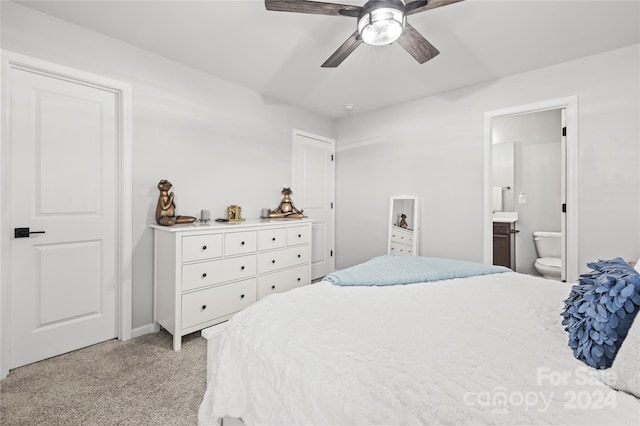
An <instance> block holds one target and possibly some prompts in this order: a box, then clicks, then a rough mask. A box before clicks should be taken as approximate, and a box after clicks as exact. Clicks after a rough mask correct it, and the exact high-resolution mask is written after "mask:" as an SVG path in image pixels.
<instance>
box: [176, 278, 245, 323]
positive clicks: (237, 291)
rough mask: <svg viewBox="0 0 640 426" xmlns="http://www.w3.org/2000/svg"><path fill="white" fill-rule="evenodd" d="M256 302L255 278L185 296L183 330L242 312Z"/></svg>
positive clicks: (183, 302)
mask: <svg viewBox="0 0 640 426" xmlns="http://www.w3.org/2000/svg"><path fill="white" fill-rule="evenodd" d="M255 301H256V279H255V278H252V279H249V280H245V281H239V282H235V283H231V284H225V285H221V286H218V287H212V288H208V289H205V290H200V291H196V292H193V293H187V294H183V295H182V328H188V327H192V326H194V325H198V324H201V323H204V322H207V321H211V320H214V319H216V318H220V317H222V316H225V315H229V314H232V313H234V312H238V311H241V310H242V309H244V308H246V307H247V306H249V305H251V304H252V303H254V302H255Z"/></svg>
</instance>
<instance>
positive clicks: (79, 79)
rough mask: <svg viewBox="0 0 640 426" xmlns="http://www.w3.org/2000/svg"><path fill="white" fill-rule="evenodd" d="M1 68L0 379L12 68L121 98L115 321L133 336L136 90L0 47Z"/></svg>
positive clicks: (4, 363)
mask: <svg viewBox="0 0 640 426" xmlns="http://www.w3.org/2000/svg"><path fill="white" fill-rule="evenodd" d="M0 56H1V62H2V67H1V71H0V78H1V81H2V89H3V90H2V100H1V103H0V116H1V119H0V128H1V130H0V131H1V137H2V146H1V147H0V165H1V167H2V172H1V173H0V216H1V217H0V378H4V377H6V376H7V374H8V373H9V365H10V359H9V357H10V347H9V345H10V342H11V340H10V333H11V327H10V325H11V324H10V312H9V309H10V306H11V303H10V302H11V294H10V290H9V287H10V286H9V277H10V271H9V268H10V262H9V259H10V257H11V252H10V244H9V243H10V238H11V232H10V226H11V224H10V220H9V200H10V199H11V197H10V195H11V194H10V188H11V173H10V170H9V168H10V161H9V155H10V141H9V135H10V134H11V133H10V129H9V127H10V117H9V108H8V107H9V102H10V95H11V93H10V89H11V81H10V74H11V72H10V71H11V70H12V69H21V70H27V71H29V72H34V73H38V74H41V75H45V76H51V77H54V78H59V79H63V80H68V81H72V82H75V83H78V84H83V85H86V86H89V87H94V88H98V89H102V90H106V91H109V92H112V93H114V94H115V95H116V97H117V101H116V102H117V105H118V111H117V112H116V117H117V118H116V119H117V120H118V129H117V134H118V146H117V149H118V153H117V158H116V162H117V176H118V183H117V184H118V189H117V191H118V194H119V198H118V206H117V212H116V229H117V233H116V263H117V265H116V266H117V271H116V277H118V281H117V283H116V292H117V295H116V309H117V312H116V321H117V328H116V329H117V333H118V339H120V340H129V339H131V317H132V306H131V301H132V285H131V276H132V271H131V259H132V254H133V244H132V242H133V241H132V240H133V231H132V220H133V214H132V198H131V196H132V195H131V194H132V167H131V165H132V157H133V153H132V126H131V122H132V116H131V113H132V110H131V105H132V94H131V85H130V84H128V83H124V82H121V81H117V80H112V79H109V78H106V77H103V76H100V75H96V74H91V73H88V72H84V71H80V70H77V69H74V68H70V67H67V66H63V65H58V64H55V63H52V62H48V61H44V60H41V59H38V58H33V57H30V56H26V55H22V54H19V53H16V52H12V51H8V50H1V51H0Z"/></svg>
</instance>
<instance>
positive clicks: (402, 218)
mask: <svg viewBox="0 0 640 426" xmlns="http://www.w3.org/2000/svg"><path fill="white" fill-rule="evenodd" d="M408 226H409V225H408V224H407V215H406V214H404V213H402V214H401V215H400V228H405V229H407V227H408Z"/></svg>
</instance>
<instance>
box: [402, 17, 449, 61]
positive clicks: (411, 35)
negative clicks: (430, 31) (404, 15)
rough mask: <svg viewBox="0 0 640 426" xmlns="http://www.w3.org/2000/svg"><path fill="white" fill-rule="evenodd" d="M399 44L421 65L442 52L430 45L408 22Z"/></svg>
mask: <svg viewBox="0 0 640 426" xmlns="http://www.w3.org/2000/svg"><path fill="white" fill-rule="evenodd" d="M398 43H399V44H400V46H402V47H403V48H404V50H406V51H407V52H409V55H411V56H413V57H414V59H415V60H416V61H418V62H419V63H421V64H424V63H425V62H427V61H428V60H429V59H432V58H434V57H436V56H437V55H438V54H440V51H439V50H438V49H436V48H435V47H433V45H432V44H431V43H429V42H428V41H427V39H426V38H424V37H422V34H420V33H419V32H418V31H417V30H416V29H415V28H413V27H412V26H411V25H410V24H409V23H408V22H407V23H405V27H404V31H403V32H402V35H401V36H400V38H399V39H398Z"/></svg>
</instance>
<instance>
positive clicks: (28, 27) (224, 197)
mask: <svg viewBox="0 0 640 426" xmlns="http://www.w3.org/2000/svg"><path fill="white" fill-rule="evenodd" d="M1 7H2V33H1V37H2V45H1V46H2V48H3V49H6V50H11V51H15V52H18V53H21V54H24V55H30V56H33V57H36V58H40V59H44V60H47V61H50V62H55V63H59V64H62V65H66V66H70V67H74V68H78V69H80V70H84V71H88V72H92V73H95V74H100V75H103V76H106V77H109V78H113V79H118V80H121V81H125V82H129V83H131V84H132V86H133V247H134V254H133V264H132V273H133V319H132V322H133V327H134V329H135V328H139V327H144V326H147V325H149V324H151V322H152V309H153V282H152V279H153V267H152V265H153V263H152V256H153V247H152V245H153V234H152V232H151V230H150V229H149V228H148V224H150V223H152V222H153V221H154V211H155V206H156V202H157V197H158V190H157V189H156V185H157V183H158V181H159V180H161V179H168V180H170V181H171V182H172V183H173V185H174V187H173V190H174V191H175V194H176V204H177V213H178V214H182V215H195V216H198V215H199V214H198V213H199V212H200V210H201V209H209V210H211V215H212V216H213V217H224V216H225V209H226V207H227V206H229V205H231V204H238V205H240V206H242V209H243V210H242V211H243V216H244V217H248V218H255V217H258V216H259V214H260V210H261V208H263V207H269V208H275V207H276V206H277V205H278V203H279V202H280V199H281V198H282V196H281V194H280V190H281V189H282V184H283V183H290V182H291V158H292V135H293V128H297V129H300V130H305V131H308V132H311V133H314V134H319V135H323V136H326V137H333V123H332V122H331V121H330V120H328V119H325V118H322V117H319V116H317V115H315V114H312V113H308V112H305V111H301V110H299V109H295V108H292V107H289V106H287V105H283V104H280V103H278V102H277V101H274V100H273V99H265V98H264V97H262V96H261V95H260V94H258V93H256V92H254V91H251V90H249V89H245V88H242V87H240V86H237V85H234V84H232V83H229V82H226V81H224V80H221V79H218V78H215V77H212V76H210V75H208V74H205V73H202V72H200V71H197V70H195V69H192V68H189V67H186V66H183V65H181V64H178V63H176V62H173V61H170V60H167V59H165V58H162V57H160V56H157V55H155V54H152V53H150V52H146V51H143V50H140V49H137V48H135V47H133V46H130V45H128V44H125V43H122V42H120V41H117V40H115V39H112V38H109V37H106V36H103V35H101V34H98V33H95V32H92V31H88V30H86V29H84V28H81V27H78V26H75V25H72V24H69V23H67V22H64V21H62V20H58V19H55V18H52V17H50V16H48V15H45V14H41V13H39V12H35V11H33V10H31V9H28V8H25V7H23V6H20V5H17V4H15V3H9V2H1ZM293 190H294V194H293V199H294V200H295V188H293Z"/></svg>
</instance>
